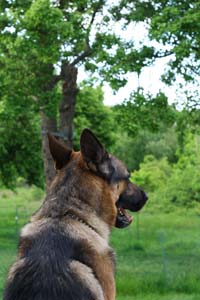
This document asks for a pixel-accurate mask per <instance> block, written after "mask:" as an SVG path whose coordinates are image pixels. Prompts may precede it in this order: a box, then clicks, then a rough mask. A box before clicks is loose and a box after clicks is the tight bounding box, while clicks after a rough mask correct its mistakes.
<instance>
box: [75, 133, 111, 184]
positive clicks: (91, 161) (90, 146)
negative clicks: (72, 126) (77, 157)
mask: <svg viewBox="0 0 200 300" xmlns="http://www.w3.org/2000/svg"><path fill="white" fill-rule="evenodd" d="M80 146H81V153H82V156H83V159H84V161H85V162H86V163H87V165H88V167H89V168H90V169H91V170H92V171H94V172H98V173H99V175H102V176H103V177H105V178H107V179H109V178H110V177H111V175H112V172H113V167H112V165H111V161H110V158H109V154H108V152H107V151H106V150H105V148H104V147H103V145H102V144H101V143H100V142H99V140H98V139H97V137H96V136H95V135H94V134H93V132H92V131H91V130H89V129H87V128H86V129H84V130H83V132H82V134H81V138H80Z"/></svg>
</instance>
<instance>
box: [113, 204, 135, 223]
mask: <svg viewBox="0 0 200 300" xmlns="http://www.w3.org/2000/svg"><path fill="white" fill-rule="evenodd" d="M132 221H133V217H132V216H130V215H128V214H127V212H126V209H125V208H123V207H118V208H117V217H116V223H115V226H116V227H118V228H125V227H127V226H129V225H130V224H131V222H132Z"/></svg>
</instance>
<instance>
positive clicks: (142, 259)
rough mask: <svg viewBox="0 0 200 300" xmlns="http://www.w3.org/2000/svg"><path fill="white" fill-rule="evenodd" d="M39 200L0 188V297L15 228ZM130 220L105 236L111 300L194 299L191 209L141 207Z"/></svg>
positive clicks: (196, 261) (197, 244)
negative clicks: (110, 256) (111, 256)
mask: <svg viewBox="0 0 200 300" xmlns="http://www.w3.org/2000/svg"><path fill="white" fill-rule="evenodd" d="M41 198H42V193H41V191H40V190H38V189H36V188H31V189H27V188H20V189H18V190H17V193H16V194H15V193H13V192H10V191H6V190H0V299H2V292H3V286H4V281H5V277H6V273H7V270H8V268H9V266H10V264H11V263H12V262H13V261H14V259H15V256H16V247H17V240H18V232H19V229H20V228H21V226H22V225H23V224H25V223H26V222H27V221H28V219H29V217H30V215H31V214H32V212H33V211H35V210H36V209H37V208H38V207H39V206H40V204H41ZM149 204H150V202H149ZM16 215H17V216H18V219H16ZM138 216H139V218H138ZM134 219H135V220H134V222H133V224H132V225H131V226H129V227H128V228H126V229H121V230H119V229H114V230H113V233H112V236H111V244H112V246H113V248H114V249H115V250H116V253H117V272H116V283H117V300H160V299H161V300H199V299H200V284H199V281H200V238H199V237H200V233H199V229H200V217H198V216H197V215H195V214H193V213H192V212H191V211H190V212H189V213H188V214H184V215H183V214H181V213H180V211H179V213H177V212H176V211H174V212H173V213H170V214H162V213H160V214H152V213H149V212H148V210H145V209H144V211H143V212H142V213H141V214H139V215H135V216H134Z"/></svg>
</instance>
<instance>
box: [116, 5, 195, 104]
mask: <svg viewBox="0 0 200 300" xmlns="http://www.w3.org/2000/svg"><path fill="white" fill-rule="evenodd" d="M119 6H120V9H119ZM119 6H118V5H116V6H115V8H114V9H113V14H114V16H115V19H116V20H118V19H120V18H122V17H123V18H125V19H126V20H127V23H129V24H131V22H133V21H136V22H143V24H144V27H145V28H146V29H147V30H148V36H149V39H150V41H153V42H154V43H152V44H153V45H154V47H152V46H149V44H151V43H148V44H147V43H146V42H145V41H142V44H143V47H145V46H146V44H147V46H146V47H147V49H149V50H150V51H151V54H150V55H149V54H148V55H147V56H146V60H148V61H152V62H154V61H155V60H156V59H159V58H163V57H169V63H168V67H167V68H166V72H165V74H163V76H162V80H163V81H164V82H165V83H167V84H173V83H174V81H175V79H176V78H177V76H179V77H180V75H181V76H182V78H183V83H182V86H181V88H182V89H183V90H185V92H186V94H187V95H188V99H187V101H188V103H189V104H190V106H198V103H199V93H198V87H199V76H200V71H199V70H200V68H199V62H200V54H199V45H200V14H199V9H200V1H199V0H192V1H187V0H180V1H176V0H166V1H165V0H159V1H158V0H153V1H149V0H147V1H140V0H136V1H131V0H128V1H124V0H121V1H120V4H119ZM155 41H156V43H155ZM143 47H141V49H140V52H138V56H140V54H141V55H142V54H143ZM189 81H192V82H193V83H195V85H194V89H195V95H190V93H191V91H190V90H189V91H188V90H186V89H185V86H184V85H185V84H184V83H185V82H189ZM189 88H190V87H189ZM196 94H197V95H196ZM189 96H190V98H189Z"/></svg>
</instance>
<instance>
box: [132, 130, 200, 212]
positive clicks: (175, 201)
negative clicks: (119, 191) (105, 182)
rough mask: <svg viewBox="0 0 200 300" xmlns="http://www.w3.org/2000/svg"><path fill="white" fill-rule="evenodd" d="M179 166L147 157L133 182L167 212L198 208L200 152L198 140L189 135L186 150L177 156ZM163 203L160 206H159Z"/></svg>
mask: <svg viewBox="0 0 200 300" xmlns="http://www.w3.org/2000/svg"><path fill="white" fill-rule="evenodd" d="M177 155H178V161H177V163H175V164H173V165H170V164H169V162H168V161H167V159H166V158H165V157H163V158H162V159H159V160H157V159H156V158H155V157H153V156H146V157H145V159H144V162H143V163H141V164H140V169H139V170H138V171H135V172H133V173H132V177H131V179H132V180H133V181H134V182H136V183H138V184H139V185H141V186H142V187H143V188H144V189H145V190H146V191H147V192H149V193H150V195H151V198H152V202H153V205H155V206H158V207H159V208H160V207H162V209H164V210H169V209H171V207H172V206H179V207H196V206H197V203H200V182H199V170H200V163H199V157H200V149H199V140H198V136H197V135H194V134H192V133H188V134H187V135H186V137H185V143H184V149H183V151H181V152H178V153H177ZM158 199H159V202H157V201H158Z"/></svg>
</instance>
